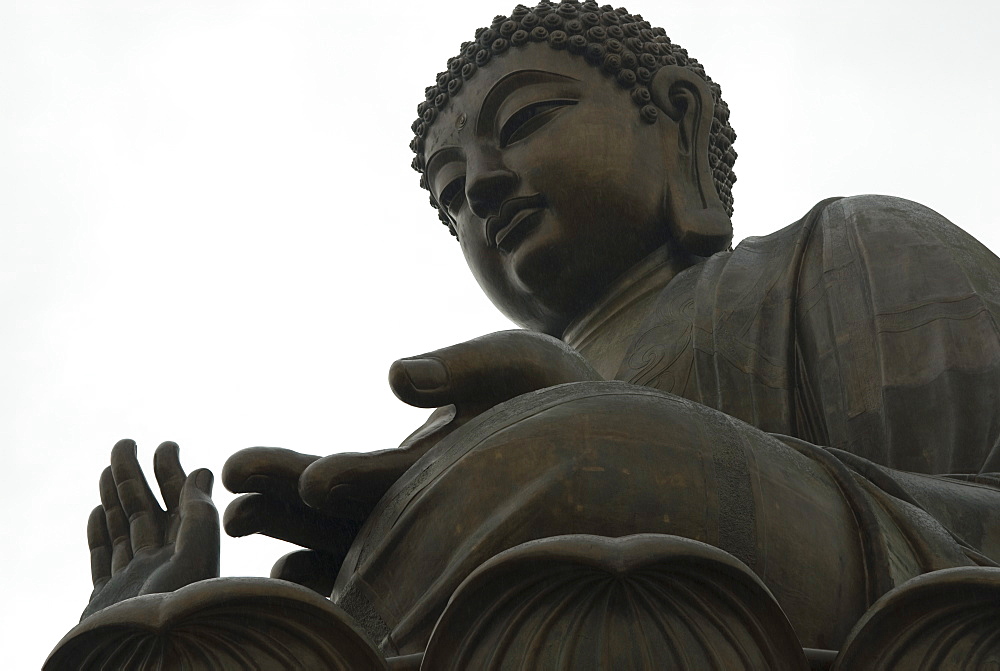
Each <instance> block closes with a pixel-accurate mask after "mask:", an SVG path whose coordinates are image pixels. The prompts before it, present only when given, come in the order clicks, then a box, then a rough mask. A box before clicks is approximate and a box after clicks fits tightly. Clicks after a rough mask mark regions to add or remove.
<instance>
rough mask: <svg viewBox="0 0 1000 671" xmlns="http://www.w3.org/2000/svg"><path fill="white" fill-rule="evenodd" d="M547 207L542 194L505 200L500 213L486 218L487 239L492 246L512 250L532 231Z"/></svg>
mask: <svg viewBox="0 0 1000 671" xmlns="http://www.w3.org/2000/svg"><path fill="white" fill-rule="evenodd" d="M544 209H545V198H544V197H543V196H542V195H541V194H537V193H536V194H535V195H533V196H522V197H519V198H511V199H510V200H506V201H504V203H503V205H501V206H500V213H499V214H498V215H495V216H492V217H490V218H489V219H487V220H486V239H487V240H488V241H489V244H490V245H491V246H492V247H496V248H497V249H499V250H501V251H503V252H508V253H509V252H511V251H513V250H514V248H515V247H517V245H518V244H520V242H521V241H522V240H524V238H525V237H527V235H528V233H530V232H531V231H532V230H533V229H534V228H535V226H536V225H537V224H538V222H539V221H540V220H541V217H540V216H538V215H540V214H541V213H542V211H543V210H544Z"/></svg>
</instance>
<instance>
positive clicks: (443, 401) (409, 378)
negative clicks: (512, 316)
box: [389, 330, 601, 408]
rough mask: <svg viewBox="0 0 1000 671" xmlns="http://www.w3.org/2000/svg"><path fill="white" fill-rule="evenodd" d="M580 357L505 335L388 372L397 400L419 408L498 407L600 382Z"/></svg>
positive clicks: (545, 341)
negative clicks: (548, 390)
mask: <svg viewBox="0 0 1000 671" xmlns="http://www.w3.org/2000/svg"><path fill="white" fill-rule="evenodd" d="M600 379H601V376H600V375H599V374H598V373H597V372H596V371H595V370H594V369H593V367H592V366H591V365H590V364H589V363H588V362H587V361H586V359H584V358H583V357H582V356H581V355H580V353H579V352H577V351H576V350H574V349H573V348H571V347H570V346H568V345H566V344H565V343H564V342H562V341H561V340H557V339H556V338H553V337H551V336H548V335H545V334H542V333H536V332H534V331H523V330H521V331H500V332H497V333H491V334H490V335H487V336H483V337H481V338H476V339H475V340H469V341H468V342H464V343H460V344H458V345H453V346H451V347H446V348H444V349H439V350H436V351H434V352H429V353H427V354H422V355H420V356H416V357H410V358H407V359H400V360H399V361H396V362H395V363H394V364H392V367H390V369H389V385H390V386H391V387H392V391H393V393H394V394H396V396H397V397H398V398H399V399H400V400H401V401H403V402H404V403H408V404H410V405H414V406H417V407H418V408H437V407H441V406H445V405H450V404H452V403H454V404H455V405H458V406H460V407H461V406H462V405H477V406H487V407H489V406H493V405H496V404H498V403H502V402H503V401H506V400H509V399H511V398H514V397H515V396H520V395H521V394H526V393H528V392H531V391H535V390H537V389H544V388H545V387H551V386H553V385H557V384H563V383H566V382H583V381H587V380H600Z"/></svg>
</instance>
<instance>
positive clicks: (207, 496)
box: [172, 468, 219, 584]
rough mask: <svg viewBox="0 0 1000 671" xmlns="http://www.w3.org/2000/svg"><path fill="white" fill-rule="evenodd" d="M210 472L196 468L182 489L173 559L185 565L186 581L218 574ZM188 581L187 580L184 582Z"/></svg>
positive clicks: (216, 526) (216, 524)
mask: <svg viewBox="0 0 1000 671" xmlns="http://www.w3.org/2000/svg"><path fill="white" fill-rule="evenodd" d="M214 482H215V478H214V476H213V475H212V471H210V470H208V469H207V468H199V469H198V470H196V471H194V472H192V473H191V475H189V476H188V477H187V479H186V480H185V481H184V486H183V487H182V488H181V494H180V500H179V502H178V509H177V510H178V513H179V514H180V518H181V523H180V526H179V527H178V529H177V543H176V545H175V546H174V558H173V560H172V561H173V562H175V563H176V564H177V565H178V566H182V567H183V568H184V571H185V573H186V574H187V576H186V578H187V579H188V581H189V582H194V581H195V580H205V579H208V578H216V577H218V576H219V511H218V510H216V508H215V503H213V502H212V485H213V483H214ZM185 584H187V583H185Z"/></svg>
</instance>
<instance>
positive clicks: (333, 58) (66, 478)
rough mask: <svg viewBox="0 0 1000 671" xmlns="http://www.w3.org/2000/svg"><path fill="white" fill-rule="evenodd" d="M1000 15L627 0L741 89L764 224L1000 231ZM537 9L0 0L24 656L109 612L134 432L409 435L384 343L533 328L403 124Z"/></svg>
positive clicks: (749, 204) (347, 441) (9, 574)
mask: <svg viewBox="0 0 1000 671" xmlns="http://www.w3.org/2000/svg"><path fill="white" fill-rule="evenodd" d="M421 6H428V7H433V8H434V9H428V10H421V9H419V8H418V7H421ZM996 7H997V5H996V3H995V2H993V1H992V0H954V1H952V2H949V3H941V2H937V1H935V2H930V1H927V0H919V1H914V0H910V1H908V2H903V1H901V0H900V1H895V0H893V1H890V0H870V1H869V2H860V1H855V0H845V1H842V2H837V3H830V2H813V1H812V0H808V1H804V0H799V1H798V2H789V1H784V0H783V1H780V2H769V3H767V4H766V5H763V4H758V3H752V2H744V3H740V2H734V1H728V0H727V1H721V0H716V1H715V2H712V3H703V2H693V1H689V2H674V3H670V4H669V5H667V4H665V3H660V2H656V1H654V0H645V1H642V0H635V4H631V5H629V9H631V10H632V11H637V12H641V13H643V14H644V16H645V17H646V18H647V19H649V20H650V21H651V22H652V23H653V24H654V25H662V26H664V27H665V28H666V29H667V33H668V34H669V35H670V36H671V38H672V39H674V40H675V41H677V42H678V43H680V44H682V45H683V46H685V47H686V48H687V49H688V50H689V51H690V52H691V54H692V55H693V56H695V57H697V58H698V59H699V60H700V61H701V62H702V63H704V64H705V66H706V69H707V70H708V72H709V73H710V74H711V75H712V77H713V78H714V79H715V80H716V81H718V82H720V83H721V84H722V87H723V93H724V96H725V98H726V99H727V100H728V101H729V103H730V106H731V108H732V110H733V114H732V120H733V125H734V127H735V128H736V130H737V132H738V133H739V136H740V137H739V140H738V141H737V143H736V148H737V150H738V151H739V153H740V159H739V161H738V162H737V166H736V169H737V174H738V175H739V182H738V184H737V186H736V189H735V197H736V215H735V218H734V223H735V226H736V234H737V239H740V238H742V237H745V236H748V235H758V234H764V233H767V232H770V231H773V230H775V229H777V228H780V227H782V226H784V225H786V224H788V223H791V222H792V221H794V220H796V219H798V218H799V217H800V216H802V215H803V214H804V213H805V212H806V211H807V210H808V209H809V208H810V207H811V206H812V205H813V204H814V203H815V202H817V201H818V200H820V199H822V198H824V197H827V196H831V195H853V194H857V193H888V194H892V195H898V196H903V197H907V198H910V199H913V200H916V201H919V202H922V203H924V204H925V205H928V206H930V207H931V208H933V209H935V210H937V211H939V212H941V213H942V214H944V215H945V216H947V217H948V218H950V219H951V220H952V221H954V222H955V223H957V224H958V225H960V226H962V227H963V228H965V229H966V230H968V231H970V232H972V233H973V234H974V235H976V236H977V237H979V238H980V240H982V241H983V242H984V243H985V244H987V245H988V246H989V247H990V248H991V249H994V250H997V249H1000V232H998V230H997V228H996V226H995V223H996V217H995V215H994V214H993V209H994V208H993V203H992V200H993V198H994V192H995V191H996V184H997V181H998V178H1000V172H998V169H997V167H996V160H995V156H996V155H997V153H998V151H997V150H998V141H997V129H996V118H997V112H996V110H997V109H998V106H1000V99H998V97H1000V96H998V91H997V84H996V79H997V78H996V73H997V72H998V71H1000V47H998V46H996V45H997V41H996V36H997V34H998V21H997V19H998V16H1000V10H998V9H997V8H996ZM510 9H511V5H509V4H508V3H507V2H500V3H494V2H489V3H487V2H478V1H477V2H475V3H470V2H468V1H467V0H454V1H452V0H449V1H445V0H434V1H433V2H401V1H396V0H393V1H385V0H383V1H382V2H378V3H372V4H370V5H361V4H359V3H351V4H350V5H348V4H347V3H344V2H341V1H339V0H333V1H329V0H328V1H327V2H304V1H293V0H281V1H280V2H278V1H271V2H263V1H256V2H255V1H247V0H239V1H236V0H232V1H223V0H213V1H210V2H205V1H204V0H199V1H197V2H195V1H192V0H173V1H172V2H154V1H152V0H129V1H128V2H125V1H124V0H117V1H112V0H105V1H97V2H87V3H84V2H70V1H58V0H52V1H48V2H45V1H37V2H28V1H23V2H22V1H18V0H3V1H2V2H0V314H3V315H4V316H5V319H4V321H3V322H2V325H0V374H2V379H3V380H4V384H3V386H2V388H0V445H2V446H3V450H4V456H3V458H4V463H5V468H4V469H3V476H2V478H3V481H2V483H0V484H2V494H0V496H2V497H3V505H2V506H0V528H2V529H3V532H4V536H3V537H4V541H3V542H4V548H3V550H4V551H3V553H2V554H0V561H2V566H0V575H2V576H3V578H2V580H3V593H4V594H5V595H6V601H7V603H8V606H7V607H5V608H3V609H2V614H0V618H2V621H0V622H2V623H0V631H2V632H4V633H3V636H4V639H6V644H5V645H4V646H3V647H4V660H5V667H6V668H37V667H38V666H39V665H40V664H41V662H42V661H43V659H44V658H45V656H46V655H47V654H48V652H49V651H50V650H51V648H52V647H53V646H54V645H55V643H56V642H57V641H58V640H59V638H60V637H61V636H62V635H63V634H64V633H65V632H66V631H67V630H68V629H69V628H70V627H71V626H72V625H73V624H75V623H76V621H77V619H78V617H79V613H80V611H81V610H82V609H83V607H84V605H85V604H86V601H87V598H88V596H89V593H90V577H89V561H88V553H87V547H86V534H85V525H86V519H87V515H88V513H89V511H90V509H91V508H92V507H93V506H94V505H96V504H97V503H98V493H97V481H98V476H99V475H100V472H101V470H102V469H103V468H104V466H105V465H106V464H107V459H108V454H109V451H110V449H111V446H112V445H113V444H114V442H115V441H116V440H118V439H119V438H122V437H131V438H134V439H136V440H137V441H138V442H139V444H140V458H141V460H142V462H143V464H144V466H146V467H147V469H148V471H149V472H150V473H151V470H152V469H151V462H152V452H153V450H154V448H155V447H156V445H157V444H158V443H159V442H160V441H162V440H167V439H171V440H176V441H178V442H179V443H180V444H181V456H182V460H183V462H184V464H185V466H186V467H187V468H188V469H194V468H197V467H200V466H207V467H209V468H211V469H212V470H213V471H214V472H215V474H216V476H218V474H219V472H220V471H221V468H222V464H223V463H224V462H225V459H226V457H227V456H228V455H230V454H231V453H233V452H235V451H236V450H238V449H240V448H242V447H246V446H250V445H277V446H283V447H288V448H291V449H295V450H299V451H302V452H310V453H314V454H328V453H331V452H336V451H367V450H371V449H381V448H387V447H392V446H395V445H396V444H398V442H399V441H400V440H401V439H402V438H403V437H405V436H406V435H407V434H408V433H409V432H410V431H411V430H413V429H414V428H415V427H416V426H418V425H419V424H420V423H421V422H422V421H423V418H424V416H425V415H426V411H422V410H416V409H411V408H408V407H406V406H404V405H403V404H401V403H400V402H398V401H396V399H395V398H394V397H393V396H392V394H391V392H390V391H389V389H388V386H387V384H386V381H385V380H386V372H387V370H388V366H389V364H390V363H391V362H392V361H393V360H394V359H396V358H399V357H402V356H409V355H414V354H418V353H421V352H424V351H428V350H431V349H435V348H437V347H441V346H445V345H448V344H452V343H454V342H459V341H463V340H466V339H469V338H472V337H475V336H478V335H482V334H484V333H488V332H492V331H496V330H500V329H503V328H509V327H510V325H509V323H508V322H507V321H506V320H505V319H504V318H503V317H502V316H500V315H499V313H497V312H496V311H495V310H494V309H493V308H492V306H491V305H490V304H489V302H488V301H487V300H486V299H485V298H484V297H483V296H482V295H481V294H480V292H479V290H478V287H477V286H476V285H475V282H474V281H473V280H472V278H471V275H469V273H468V271H467V270H466V269H465V266H464V262H463V260H462V258H461V254H460V252H459V249H458V245H457V244H456V243H455V242H454V241H453V239H452V238H451V237H450V236H449V235H448V234H447V232H446V231H445V229H444V227H443V226H441V225H440V224H438V223H437V220H436V217H435V215H434V212H433V211H432V210H431V209H430V208H429V207H428V206H427V204H426V201H427V197H426V194H425V193H424V192H423V191H422V190H420V189H419V188H418V187H417V176H416V173H413V172H412V171H411V170H410V168H409V162H410V158H411V154H410V152H409V150H408V148H407V145H408V143H409V141H410V137H411V134H410V131H409V125H410V122H411V121H412V119H413V117H414V116H415V111H414V109H415V106H416V103H417V102H419V101H420V100H421V99H422V95H423V89H424V87H425V86H427V85H429V84H431V83H432V81H433V78H434V75H435V74H436V73H437V72H438V71H439V70H441V69H442V68H443V67H444V65H445V61H446V60H447V59H448V58H449V57H450V56H453V55H455V54H456V53H457V51H458V47H459V44H460V43H461V42H462V41H464V40H466V39H470V38H471V36H472V32H473V30H474V29H475V28H476V27H478V26H480V25H485V24H487V23H489V22H490V20H491V19H492V17H493V15H494V14H496V13H498V12H509V11H510ZM928 271H929V272H932V271H933V269H928ZM216 494H217V495H216V502H217V504H218V506H219V509H220V511H222V510H224V509H225V506H226V504H227V503H228V502H229V501H230V500H231V499H232V496H231V495H229V494H228V493H226V492H225V491H224V490H223V489H222V487H221V485H220V484H219V483H218V482H217V483H216ZM291 549H292V548H291V547H290V546H287V545H285V544H282V543H278V542H277V541H269V540H266V539H238V540H235V539H229V538H224V540H223V547H222V571H223V575H266V574H267V573H268V571H269V569H270V565H271V563H273V561H274V560H275V559H277V557H278V556H280V555H282V554H284V553H285V552H287V551H289V550H291ZM8 636H9V637H10V638H9V639H7V637H8ZM12 655H13V656H12Z"/></svg>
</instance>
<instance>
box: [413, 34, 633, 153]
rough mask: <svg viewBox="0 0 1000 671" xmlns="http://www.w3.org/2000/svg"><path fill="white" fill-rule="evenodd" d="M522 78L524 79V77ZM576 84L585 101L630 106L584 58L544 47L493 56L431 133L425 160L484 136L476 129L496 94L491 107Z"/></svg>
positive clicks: (443, 111)
mask: <svg viewBox="0 0 1000 671" xmlns="http://www.w3.org/2000/svg"><path fill="white" fill-rule="evenodd" d="M515 73H516V74H515ZM522 74H523V75H525V76H520V75H522ZM573 82H575V83H576V86H575V87H574V89H575V91H576V92H577V93H580V94H582V96H586V97H594V98H599V99H606V98H609V99H613V100H614V101H615V102H617V103H620V104H628V103H630V102H631V101H630V100H629V99H628V95H627V94H626V93H625V92H624V91H623V90H622V89H621V87H619V86H617V85H616V84H615V82H614V80H613V79H611V78H610V77H605V76H604V75H603V74H602V73H601V71H600V69H599V68H597V67H595V66H592V65H590V64H588V63H587V62H586V61H585V60H584V59H583V57H582V56H579V55H574V54H570V53H568V52H566V51H557V50H555V49H553V48H551V47H549V46H547V45H544V44H530V45H526V46H524V47H517V48H512V49H509V50H508V51H506V52H505V53H503V54H499V55H496V56H494V57H493V58H492V59H491V60H490V62H489V63H488V64H487V65H486V66H484V67H482V68H480V69H479V70H478V71H477V72H476V73H475V75H474V76H473V77H472V78H471V79H469V80H468V81H466V82H465V83H464V84H463V86H462V89H461V90H460V91H459V92H458V93H457V94H456V95H455V96H453V97H451V98H450V100H449V101H448V103H447V104H446V105H445V106H444V108H442V109H441V110H440V111H439V112H438V115H437V117H436V119H435V120H434V123H433V124H432V125H431V127H430V129H429V130H428V132H427V136H426V139H425V146H424V155H425V156H426V157H428V158H429V157H431V156H433V155H434V153H435V152H437V151H438V150H440V149H443V148H446V147H451V146H461V145H462V144H463V143H465V142H467V141H468V140H470V139H471V138H473V137H475V136H476V134H477V132H479V131H482V130H483V129H481V128H477V122H478V121H479V117H480V114H481V113H483V112H487V113H488V112H489V111H491V110H486V109H484V107H483V103H484V102H485V101H486V98H487V95H490V93H491V91H492V92H493V93H492V95H490V100H489V103H490V107H491V108H492V107H493V106H494V105H495V104H496V103H498V102H503V100H502V99H503V98H508V97H513V96H514V95H515V94H517V93H519V92H520V91H522V90H525V89H528V88H531V89H535V88H537V89H545V88H546V87H548V88H549V89H556V88H557V87H559V86H560V83H562V84H563V86H565V84H566V83H573ZM494 89H495V90H494ZM492 111H494V112H495V111H496V110H492Z"/></svg>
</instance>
